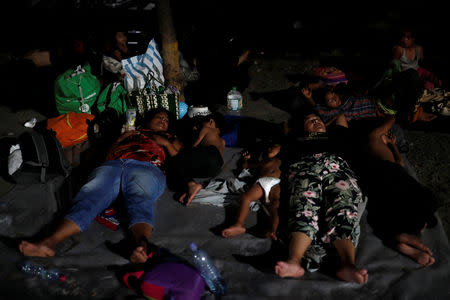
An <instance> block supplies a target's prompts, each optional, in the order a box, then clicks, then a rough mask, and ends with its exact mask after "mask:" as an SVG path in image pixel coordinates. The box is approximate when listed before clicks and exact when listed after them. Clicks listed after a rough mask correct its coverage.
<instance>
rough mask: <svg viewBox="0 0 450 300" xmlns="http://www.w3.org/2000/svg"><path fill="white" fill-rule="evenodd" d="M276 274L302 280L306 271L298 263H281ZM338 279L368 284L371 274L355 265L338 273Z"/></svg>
mask: <svg viewBox="0 0 450 300" xmlns="http://www.w3.org/2000/svg"><path fill="white" fill-rule="evenodd" d="M275 274H277V275H278V276H280V277H292V278H300V277H302V276H303V275H305V269H303V268H302V267H301V266H300V263H299V262H298V261H293V260H287V261H279V262H278V263H277V264H276V266H275ZM336 277H337V278H339V279H341V280H343V281H347V282H356V283H359V284H363V283H366V282H367V281H368V280H369V273H368V272H367V270H366V269H358V268H356V267H355V266H354V265H348V266H343V267H341V268H340V269H339V270H337V272H336Z"/></svg>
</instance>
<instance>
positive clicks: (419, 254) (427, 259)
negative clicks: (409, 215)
mask: <svg viewBox="0 0 450 300" xmlns="http://www.w3.org/2000/svg"><path fill="white" fill-rule="evenodd" d="M395 239H396V241H397V242H398V244H397V250H398V251H400V253H403V254H405V255H406V256H409V257H410V258H412V259H413V260H415V261H416V262H417V263H419V264H421V265H422V266H425V267H428V266H431V265H432V264H434V262H435V259H434V257H433V252H432V251H431V249H430V248H428V247H427V246H425V244H424V243H423V242H422V241H421V240H420V238H419V237H418V236H415V235H412V234H407V233H401V234H398V235H397V236H396V237H395Z"/></svg>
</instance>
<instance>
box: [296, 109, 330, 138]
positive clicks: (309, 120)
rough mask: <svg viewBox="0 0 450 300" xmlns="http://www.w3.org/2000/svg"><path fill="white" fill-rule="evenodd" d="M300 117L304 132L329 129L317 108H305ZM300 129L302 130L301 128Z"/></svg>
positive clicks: (317, 131)
mask: <svg viewBox="0 0 450 300" xmlns="http://www.w3.org/2000/svg"><path fill="white" fill-rule="evenodd" d="M298 117H299V120H298V123H299V127H300V126H302V125H303V128H302V129H303V133H304V134H310V133H319V132H326V131H327V129H326V126H325V123H324V122H323V121H322V119H321V118H320V115H319V113H318V112H317V111H316V110H315V109H312V108H311V109H305V110H304V111H302V113H301V114H300V115H299V116H298ZM298 130H300V128H299V129H298Z"/></svg>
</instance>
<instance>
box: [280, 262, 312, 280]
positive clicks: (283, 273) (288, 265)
mask: <svg viewBox="0 0 450 300" xmlns="http://www.w3.org/2000/svg"><path fill="white" fill-rule="evenodd" d="M275 274H277V275H278V276H280V277H294V278H300V277H302V276H303V275H305V269H303V268H302V267H301V266H300V264H299V263H298V262H294V261H289V260H288V261H279V262H278V263H277V265H276V266H275Z"/></svg>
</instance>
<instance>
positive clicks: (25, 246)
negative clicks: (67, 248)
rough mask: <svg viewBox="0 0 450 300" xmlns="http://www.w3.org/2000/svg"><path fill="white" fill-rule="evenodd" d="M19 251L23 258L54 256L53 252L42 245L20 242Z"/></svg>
mask: <svg viewBox="0 0 450 300" xmlns="http://www.w3.org/2000/svg"><path fill="white" fill-rule="evenodd" d="M19 250H20V252H22V254H23V255H25V256H38V257H51V256H55V251H54V250H53V249H51V248H50V247H48V246H47V245H45V244H43V243H39V244H32V243H29V242H26V241H22V242H21V243H20V244H19Z"/></svg>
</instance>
